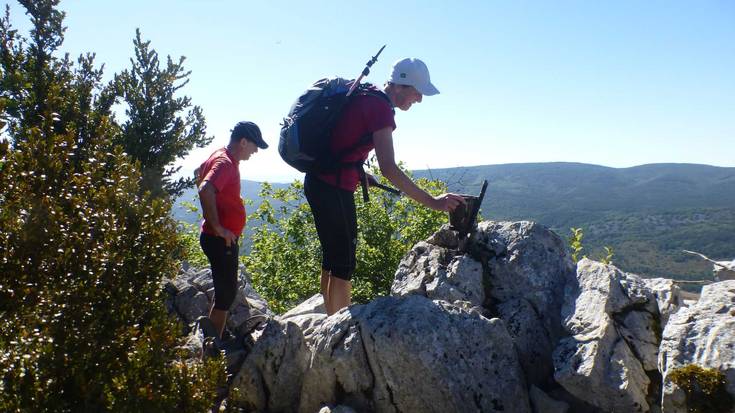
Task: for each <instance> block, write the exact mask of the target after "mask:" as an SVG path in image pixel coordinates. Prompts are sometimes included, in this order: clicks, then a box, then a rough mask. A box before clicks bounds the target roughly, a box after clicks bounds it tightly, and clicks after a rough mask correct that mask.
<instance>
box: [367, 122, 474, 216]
mask: <svg viewBox="0 0 735 413" xmlns="http://www.w3.org/2000/svg"><path fill="white" fill-rule="evenodd" d="M373 143H374V144H375V155H376V156H377V157H378V165H379V166H380V173H382V174H383V176H384V177H386V178H388V180H389V181H391V182H392V183H393V185H395V186H396V187H398V189H400V190H401V191H402V192H403V193H405V194H406V195H408V196H409V197H410V198H412V199H414V200H416V202H418V203H420V204H423V205H426V206H427V207H429V208H432V209H436V210H439V211H451V210H453V209H454V208H456V207H457V205H459V204H460V203H464V198H462V197H461V196H459V195H456V194H442V195H439V196H437V197H433V196H431V195H429V194H428V193H427V192H426V191H424V190H423V189H421V188H419V187H418V186H416V184H414V183H413V181H411V179H410V178H409V177H408V176H406V174H405V173H403V171H401V168H399V167H398V165H396V160H395V153H394V151H393V131H392V128H390V127H387V128H384V129H381V130H379V131H376V132H375V133H373Z"/></svg>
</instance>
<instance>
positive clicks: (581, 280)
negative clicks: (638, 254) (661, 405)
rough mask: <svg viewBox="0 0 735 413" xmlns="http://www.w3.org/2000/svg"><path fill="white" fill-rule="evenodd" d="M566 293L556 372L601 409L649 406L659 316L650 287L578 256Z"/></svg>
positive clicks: (627, 409) (643, 408) (641, 409)
mask: <svg viewBox="0 0 735 413" xmlns="http://www.w3.org/2000/svg"><path fill="white" fill-rule="evenodd" d="M576 278H577V282H576V283H571V284H569V285H568V286H567V289H566V291H565V294H564V307H563V309H562V316H563V317H564V319H563V321H564V328H565V329H566V331H567V332H568V333H569V334H570V336H569V337H566V338H564V339H562V340H561V341H560V343H559V345H558V346H557V348H556V349H555V350H554V367H555V373H554V378H555V379H556V381H557V382H558V383H559V384H561V385H562V386H563V387H564V388H565V389H566V390H567V391H568V392H569V393H571V394H572V395H574V396H575V397H577V398H579V399H580V400H583V401H585V402H587V403H589V404H591V405H593V406H597V407H598V408H600V409H602V410H603V411H610V412H617V411H620V412H647V411H649V410H650V403H651V402H652V401H653V400H651V398H649V397H648V396H649V394H648V388H649V384H650V383H651V380H650V378H649V375H648V373H649V372H650V373H652V374H653V372H655V371H656V361H655V360H656V359H657V350H658V343H659V340H658V338H657V337H658V336H659V334H660V332H659V331H657V329H658V328H659V325H660V324H659V320H660V316H659V313H658V304H657V301H656V297H655V296H654V294H653V292H652V291H651V290H650V289H649V288H647V286H646V283H645V282H644V281H643V280H642V279H641V278H640V277H638V276H636V275H634V274H628V273H624V272H622V271H620V270H619V269H617V268H616V267H614V266H612V265H605V264H601V263H599V262H595V261H591V260H588V259H582V260H581V261H579V263H578V264H577V277H576Z"/></svg>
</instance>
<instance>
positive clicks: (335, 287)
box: [327, 276, 352, 315]
mask: <svg viewBox="0 0 735 413" xmlns="http://www.w3.org/2000/svg"><path fill="white" fill-rule="evenodd" d="M351 289H352V283H351V282H349V281H347V280H343V279H341V278H337V277H334V276H330V277H329V300H330V301H331V307H332V308H331V309H330V310H331V312H329V311H330V310H328V311H327V314H329V315H332V314H334V313H336V312H337V311H339V310H341V309H343V308H345V307H347V306H349V305H350V290H351Z"/></svg>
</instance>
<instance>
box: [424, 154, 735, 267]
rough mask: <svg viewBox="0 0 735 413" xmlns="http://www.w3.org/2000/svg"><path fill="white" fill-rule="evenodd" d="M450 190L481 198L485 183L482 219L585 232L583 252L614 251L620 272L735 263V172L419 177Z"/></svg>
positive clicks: (499, 171) (470, 172)
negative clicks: (725, 261) (521, 221)
mask: <svg viewBox="0 0 735 413" xmlns="http://www.w3.org/2000/svg"><path fill="white" fill-rule="evenodd" d="M416 175H417V176H426V177H433V178H438V179H441V180H443V181H445V182H447V184H448V185H449V188H450V190H453V191H460V192H464V193H469V194H476V193H477V192H479V188H480V186H481V182H482V180H483V179H487V180H488V181H489V187H488V191H487V195H486V197H485V201H484V202H483V205H482V214H483V216H484V217H485V218H487V219H512V220H516V219H529V220H534V221H538V222H540V223H543V224H544V225H547V226H549V227H550V228H552V229H554V230H555V231H557V232H558V233H559V234H561V235H564V236H568V235H569V233H570V231H569V229H570V228H571V227H578V228H582V229H583V231H584V239H583V244H584V245H585V252H584V253H586V254H588V255H591V256H592V257H599V256H601V255H602V249H603V246H610V247H612V248H613V250H614V252H615V255H614V262H615V263H616V265H618V266H620V267H621V268H623V269H624V270H627V271H632V272H637V273H641V274H645V275H648V276H666V277H673V278H680V279H705V278H708V277H711V265H709V264H706V263H704V262H702V261H701V260H699V259H698V258H696V257H693V256H690V255H688V254H685V253H683V252H682V251H681V250H682V249H690V250H696V251H701V252H703V253H704V254H706V255H708V256H710V257H716V258H719V259H732V258H733V256H735V168H722V167H714V166H707V165H693V164H651V165H642V166H636V167H632V168H619V169H618V168H608V167H603V166H597V165H587V164H579V163H536V164H508V165H486V166H473V167H467V168H449V169H436V170H431V171H428V170H426V171H417V172H416Z"/></svg>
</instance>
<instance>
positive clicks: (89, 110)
mask: <svg viewBox="0 0 735 413" xmlns="http://www.w3.org/2000/svg"><path fill="white" fill-rule="evenodd" d="M21 3H22V5H23V6H24V7H26V9H27V11H28V13H29V14H30V15H31V16H32V22H33V24H34V29H33V31H32V34H33V36H32V41H30V42H28V41H26V40H24V39H21V38H20V37H19V36H18V35H17V32H16V31H14V30H12V28H11V27H10V22H9V17H8V13H7V12H6V15H5V18H4V19H1V20H0V52H1V53H0V84H1V85H2V88H0V119H2V123H3V125H4V127H5V129H3V130H1V131H0V133H1V135H0V191H1V192H0V320H1V321H0V411H4V412H5V411H8V412H11V411H29V412H30V411H33V412H37V411H40V412H59V411H62V412H63V411H135V412H138V411H177V412H201V411H205V410H207V409H209V408H210V407H211V405H212V404H213V400H214V397H215V390H216V388H217V387H218V386H220V385H222V384H223V383H224V380H225V369H224V364H223V361H222V360H221V359H212V360H210V361H208V362H206V363H201V362H198V361H197V362H190V361H189V362H186V361H183V356H184V355H183V354H180V352H179V350H177V348H178V346H179V345H180V344H181V340H182V337H181V336H180V331H181V326H180V325H179V324H178V323H177V322H176V321H174V320H173V319H171V318H170V317H169V316H168V314H167V313H166V309H165V307H164V303H163V298H162V296H161V294H162V287H161V281H162V279H163V278H164V277H171V276H173V275H175V274H176V272H177V263H176V262H175V261H174V259H173V255H172V254H173V252H174V251H175V247H176V243H177V237H176V231H175V224H174V222H173V221H172V220H171V219H170V218H169V210H170V205H169V203H168V201H166V200H162V199H153V198H151V197H150V196H149V195H148V194H143V195H139V194H140V192H141V191H140V181H141V176H140V172H139V171H138V168H137V167H136V165H135V164H133V163H132V161H131V159H130V158H129V157H128V156H127V155H126V154H124V153H123V152H122V150H121V149H120V148H118V147H113V146H112V144H111V142H112V137H113V136H114V135H115V133H116V130H118V128H117V127H116V125H115V124H114V122H113V120H112V116H111V114H110V112H109V104H110V100H109V96H105V94H104V92H99V93H97V91H99V77H100V76H101V71H98V70H96V69H94V67H93V65H92V60H93V59H92V57H91V56H86V57H81V58H80V59H79V66H78V67H75V66H74V65H73V64H72V62H71V61H70V60H69V59H68V58H66V57H65V58H64V59H58V58H55V57H54V56H53V55H52V52H53V51H54V50H55V48H56V47H58V45H60V44H61V40H62V38H61V33H62V25H61V22H62V19H63V13H60V12H59V11H57V10H55V6H56V4H57V3H58V1H52V0H37V1H22V2H21Z"/></svg>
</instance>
